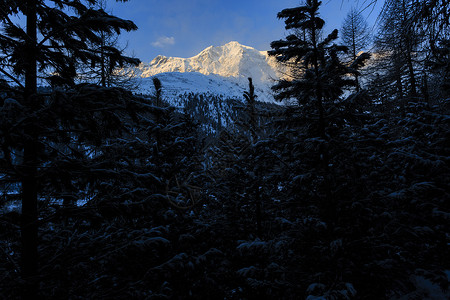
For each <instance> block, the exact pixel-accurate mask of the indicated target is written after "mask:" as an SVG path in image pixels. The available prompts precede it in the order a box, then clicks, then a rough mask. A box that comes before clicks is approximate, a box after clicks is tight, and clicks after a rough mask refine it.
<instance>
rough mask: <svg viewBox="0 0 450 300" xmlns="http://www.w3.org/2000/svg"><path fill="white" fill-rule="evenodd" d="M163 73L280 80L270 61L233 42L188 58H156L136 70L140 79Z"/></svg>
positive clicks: (258, 53) (269, 58)
mask: <svg viewBox="0 0 450 300" xmlns="http://www.w3.org/2000/svg"><path fill="white" fill-rule="evenodd" d="M166 72H182V73H184V72H198V73H201V74H204V75H210V74H215V75H219V76H222V77H235V78H239V77H244V78H247V77H252V78H253V79H254V81H256V82H269V81H273V80H276V79H278V78H279V77H280V73H279V70H278V67H277V64H276V61H275V59H274V58H273V57H269V56H268V55H267V51H258V50H256V49H254V48H252V47H249V46H244V45H241V44H240V43H238V42H236V41H232V42H229V43H227V44H225V45H223V46H209V47H208V48H206V49H204V50H203V51H201V52H200V53H199V54H197V55H195V56H193V57H190V58H180V57H166V56H162V55H158V56H157V57H156V58H154V59H153V60H152V61H151V62H150V63H149V64H141V65H140V66H139V67H138V73H139V75H140V77H144V78H145V77H151V76H153V75H156V74H160V73H166Z"/></svg>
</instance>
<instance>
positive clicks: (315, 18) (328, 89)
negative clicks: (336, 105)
mask: <svg viewBox="0 0 450 300" xmlns="http://www.w3.org/2000/svg"><path fill="white" fill-rule="evenodd" d="M320 5H321V1H318V0H307V1H306V3H305V5H303V6H299V7H295V8H288V9H284V10H282V11H281V12H279V13H278V15H277V16H278V18H279V19H284V20H285V24H286V26H285V28H286V30H293V31H294V33H293V34H290V35H288V36H287V37H286V39H284V40H279V41H274V42H272V43H271V47H272V48H273V50H271V51H269V55H272V56H275V57H276V58H277V60H278V61H279V62H282V63H286V64H288V66H290V67H291V68H292V69H293V70H294V71H295V72H294V74H295V75H294V76H293V78H292V79H291V80H281V81H280V82H279V83H278V84H276V85H275V86H274V87H273V89H274V90H275V91H277V92H278V94H277V95H276V96H275V99H277V100H284V99H290V98H295V99H296V100H297V101H298V104H299V106H301V107H302V108H303V109H304V110H306V111H308V110H309V111H310V112H312V117H313V119H317V120H318V125H317V127H318V133H319V135H320V136H321V137H325V128H326V115H325V114H326V109H327V107H326V106H327V105H328V104H330V103H333V102H334V101H336V100H338V98H339V96H341V95H342V93H343V88H344V87H345V86H351V85H355V82H354V80H350V79H347V78H346V77H345V75H346V74H350V73H352V72H353V71H352V70H351V69H349V68H347V67H345V66H344V65H343V64H342V63H341V62H340V60H339V53H341V52H346V51H347V50H348V49H347V47H345V46H339V45H336V44H332V42H333V41H334V40H336V39H337V38H338V31H337V30H334V31H333V32H332V33H330V34H329V35H328V36H327V37H326V38H324V39H321V32H322V29H323V26H324V24H325V21H324V20H323V19H321V18H320V17H319V7H320ZM299 32H300V33H301V32H304V33H305V34H298V33H299ZM363 58H367V57H363ZM357 65H359V63H358V64H357ZM357 65H355V67H356V66H357ZM311 109H312V111H311Z"/></svg>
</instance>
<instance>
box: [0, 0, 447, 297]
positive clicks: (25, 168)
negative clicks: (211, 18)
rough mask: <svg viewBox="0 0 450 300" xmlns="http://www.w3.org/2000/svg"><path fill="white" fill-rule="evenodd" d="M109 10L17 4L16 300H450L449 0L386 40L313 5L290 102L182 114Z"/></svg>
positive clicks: (394, 20)
mask: <svg viewBox="0 0 450 300" xmlns="http://www.w3.org/2000/svg"><path fill="white" fill-rule="evenodd" d="M379 1H381V0H379ZM122 2H127V1H122ZM366 2H367V5H371V3H370V2H371V1H366ZM373 2H375V0H374V1H373ZM127 5H132V1H130V2H129V3H128V4H127ZM104 6H105V2H104V1H98V0H73V1H63V0H48V1H44V0H20V1H17V0H4V1H0V23H1V32H0V73H1V77H0V299H308V300H313V299H403V300H406V299H448V297H449V295H450V293H449V277H450V255H449V253H450V251H449V250H450V246H449V245H450V31H449V22H450V21H449V20H450V2H449V1H447V0H422V1H413V0H386V1H385V3H384V6H383V9H382V12H381V14H380V16H379V17H378V23H379V25H378V27H377V28H378V29H377V31H376V32H371V31H370V27H368V26H367V24H365V20H364V18H361V15H360V14H359V13H358V11H355V10H353V11H351V12H349V14H348V15H347V16H346V17H345V18H343V20H342V21H343V23H342V28H338V29H336V30H333V31H330V32H325V30H324V24H325V22H326V21H327V20H324V19H322V18H321V16H320V10H321V7H322V6H321V2H320V1H318V0H305V1H302V2H301V3H300V4H299V6H298V7H294V8H286V9H284V10H282V11H280V12H279V13H278V15H277V16H274V18H276V17H278V18H279V19H280V20H282V21H284V23H285V28H286V35H285V37H280V39H279V40H276V41H273V42H272V43H271V48H272V49H271V50H270V51H269V55H271V56H274V57H276V59H277V61H278V62H279V63H280V64H283V65H285V66H286V67H287V69H288V70H289V72H288V74H286V76H285V77H284V79H282V80H280V81H278V82H277V83H276V84H275V85H274V86H273V88H272V89H273V91H274V93H275V100H277V101H280V103H282V104H281V105H280V104H268V103H261V102H259V101H258V95H257V94H256V93H255V89H254V85H253V82H252V79H251V78H249V82H248V83H249V84H248V90H247V91H246V92H245V93H244V94H243V95H242V99H241V100H236V99H234V100H232V99H230V100H229V101H228V100H227V101H221V99H218V98H217V97H215V96H213V95H210V96H208V95H196V94H186V96H185V99H183V101H185V106H184V109H183V110H180V109H177V108H175V107H172V106H170V105H169V104H168V103H167V101H166V100H164V98H163V97H162V94H161V93H162V89H161V86H163V85H164V82H160V81H159V80H158V79H154V81H153V84H154V86H155V90H156V93H155V94H154V95H150V96H142V95H136V94H133V92H132V89H131V88H130V85H127V84H126V83H127V82H128V80H127V79H129V78H128V77H127V76H129V74H127V73H126V72H122V73H121V72H117V70H123V69H124V68H132V67H133V66H135V65H137V64H139V60H138V59H136V58H134V57H128V56H127V55H126V54H125V52H124V50H123V49H121V48H120V47H119V46H118V45H117V44H116V43H115V42H114V41H116V39H115V37H117V36H118V35H119V34H120V33H121V32H124V31H133V30H136V29H137V27H136V25H135V24H134V23H133V21H131V20H124V19H121V18H118V17H115V16H113V15H111V14H109V13H107V12H105V11H106V10H105V9H104V8H105V7H104ZM18 15H20V16H22V18H23V19H24V20H26V26H19V25H18V24H16V23H15V22H14V19H13V18H14V17H15V16H18ZM369 40H370V41H369ZM369 44H370V45H372V46H371V47H369ZM369 48H370V49H371V50H370V51H367V49H369ZM208 103H209V104H208ZM211 103H212V104H211ZM208 105H210V106H211V105H212V106H214V107H216V108H217V114H216V115H215V116H216V117H215V119H214V118H213V119H211V118H208V116H207V112H206V110H207V109H208V108H207V107H208ZM225 106H226V107H227V108H228V112H224V111H223V107H225ZM220 109H222V115H221V112H220Z"/></svg>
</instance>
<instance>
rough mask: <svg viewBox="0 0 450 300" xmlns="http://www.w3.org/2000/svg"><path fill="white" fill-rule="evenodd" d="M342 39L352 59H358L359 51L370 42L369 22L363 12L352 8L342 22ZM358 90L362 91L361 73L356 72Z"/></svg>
mask: <svg viewBox="0 0 450 300" xmlns="http://www.w3.org/2000/svg"><path fill="white" fill-rule="evenodd" d="M341 39H342V42H343V43H344V45H346V46H347V47H349V49H350V51H349V56H350V59H351V60H352V61H354V60H356V58H357V57H358V53H360V52H361V51H363V50H364V49H365V47H367V46H368V45H369V42H370V32H369V26H368V25H367V22H366V21H365V20H364V18H363V17H362V15H361V12H359V11H357V10H356V9H355V8H352V9H351V10H350V12H349V13H348V14H347V16H346V17H345V19H344V21H343V23H342V29H341ZM355 80H356V91H357V92H359V91H360V84H359V75H358V73H355Z"/></svg>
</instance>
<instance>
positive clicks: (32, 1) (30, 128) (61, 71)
mask: <svg viewBox="0 0 450 300" xmlns="http://www.w3.org/2000/svg"><path fill="white" fill-rule="evenodd" d="M96 2H97V1H96V0H87V1H82V0H75V1H61V0H51V1H43V0H27V1H13V0H10V1H3V2H2V3H1V13H0V22H1V26H2V29H3V34H1V35H0V50H1V54H2V61H1V72H2V73H3V74H4V75H5V76H6V77H7V78H8V80H11V81H12V82H13V84H14V85H15V86H16V91H17V93H16V100H17V102H18V103H19V105H20V106H21V107H22V114H23V115H22V117H23V119H22V121H19V123H16V124H13V127H12V128H9V133H8V131H6V133H8V134H9V136H10V139H4V141H5V144H3V145H2V146H3V149H9V150H11V149H14V151H16V152H21V153H23V154H22V155H21V156H22V159H21V160H19V161H20V163H19V164H18V165H17V166H14V169H15V170H16V171H17V174H18V175H17V176H18V180H19V181H20V182H21V186H22V221H21V236H22V249H23V250H22V279H23V281H24V282H25V283H26V284H25V286H24V289H23V297H24V298H27V299H28V298H35V297H37V296H38V286H39V277H38V251H37V249H38V213H39V212H38V197H39V187H38V185H39V181H38V179H39V178H40V176H41V175H39V173H40V172H41V171H42V168H43V164H44V163H46V160H47V158H46V157H47V154H46V153H45V150H44V149H45V146H44V145H45V141H46V139H47V138H46V136H45V135H46V134H48V132H49V131H53V130H57V128H52V129H49V128H47V127H46V126H47V125H48V124H46V122H47V121H49V120H43V119H42V112H43V111H45V110H46V109H47V108H48V107H49V106H51V105H49V103H47V102H46V101H47V100H48V98H46V97H43V96H42V95H41V94H40V93H38V89H37V88H38V82H42V81H40V80H43V79H44V80H48V81H50V82H51V83H52V84H54V85H58V86H73V84H74V78H75V77H76V75H77V72H76V66H77V65H78V64H79V63H86V64H87V63H89V64H95V63H97V62H99V61H100V59H101V55H100V54H99V53H98V52H96V51H95V50H92V48H90V47H89V45H93V44H96V43H99V42H100V40H99V37H98V35H97V34H96V33H98V32H101V31H103V32H117V33H119V32H120V31H121V30H127V31H130V30H135V29H137V27H136V25H135V24H134V23H133V22H131V21H127V20H123V19H120V18H117V17H114V16H112V15H109V14H107V13H106V12H104V11H103V10H101V9H94V8H93V5H95V3H96ZM18 14H23V15H25V16H26V27H25V28H22V27H21V26H20V25H18V24H15V23H14V22H13V21H12V19H11V18H12V17H13V16H15V15H18ZM117 54H118V52H117V51H111V52H110V54H108V55H111V59H112V61H114V63H117V64H121V63H124V62H126V61H127V60H128V58H126V57H124V56H122V55H117ZM49 74H52V75H49ZM51 117H54V116H51ZM51 117H50V118H51ZM60 118H61V116H58V119H60ZM11 132H12V134H14V135H15V136H13V137H11ZM4 133H5V132H4ZM11 139H12V140H11Z"/></svg>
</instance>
